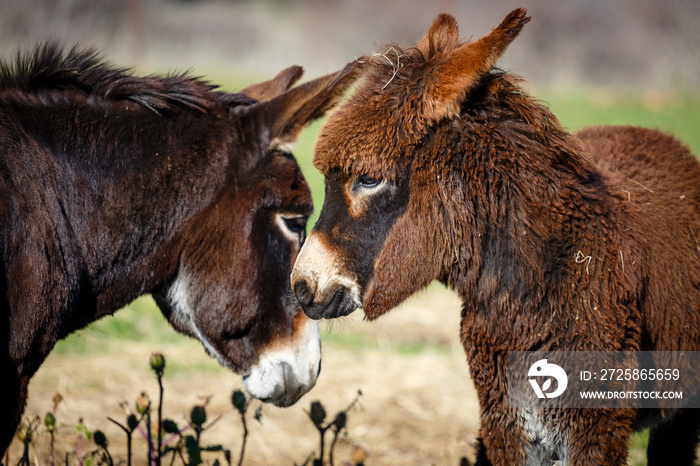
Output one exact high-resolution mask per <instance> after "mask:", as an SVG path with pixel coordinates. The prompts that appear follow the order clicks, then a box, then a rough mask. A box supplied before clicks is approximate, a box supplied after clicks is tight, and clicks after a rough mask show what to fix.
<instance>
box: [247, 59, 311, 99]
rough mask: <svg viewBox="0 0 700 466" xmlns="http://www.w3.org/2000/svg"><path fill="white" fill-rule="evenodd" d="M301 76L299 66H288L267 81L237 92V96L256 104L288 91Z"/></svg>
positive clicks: (301, 72)
mask: <svg viewBox="0 0 700 466" xmlns="http://www.w3.org/2000/svg"><path fill="white" fill-rule="evenodd" d="M302 74H304V69H303V68H302V67H301V66H290V67H289V68H285V69H283V70H282V71H280V72H279V73H278V74H277V76H275V77H274V78H272V79H270V80H269V81H264V82H261V83H257V84H253V85H251V86H248V87H246V88H245V89H243V90H242V91H239V94H243V95H246V96H248V97H251V98H253V99H255V100H257V101H258V102H264V101H265V100H270V99H272V98H273V97H277V96H278V95H280V94H281V93H283V92H284V91H286V90H288V89H289V88H290V87H292V86H293V85H294V83H295V82H297V81H298V80H299V78H301V75H302Z"/></svg>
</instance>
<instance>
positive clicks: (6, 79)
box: [0, 43, 220, 113]
mask: <svg viewBox="0 0 700 466" xmlns="http://www.w3.org/2000/svg"><path fill="white" fill-rule="evenodd" d="M216 87H217V86H213V85H211V84H209V83H207V82H205V81H203V80H201V79H199V78H194V77H191V76H189V75H188V74H187V73H184V74H180V75H171V76H166V77H159V76H146V77H138V76H134V75H133V74H132V72H131V70H130V69H128V68H118V67H115V66H114V65H112V64H110V63H109V62H106V61H105V60H103V58H102V57H101V55H100V54H99V53H98V52H97V51H96V50H95V49H80V48H78V47H77V46H76V47H73V48H71V49H70V50H69V51H68V52H64V50H63V48H62V47H61V46H60V45H59V44H58V43H46V44H42V45H39V46H37V47H36V48H35V49H34V50H33V51H32V52H30V53H21V52H17V55H16V57H15V59H14V60H7V61H4V60H3V61H0V91H4V90H13V89H15V90H20V91H24V92H29V93H39V92H41V91H45V90H66V91H67V90H73V91H76V90H77V91H81V92H83V93H84V94H85V95H86V96H95V97H98V98H100V99H104V100H105V101H120V100H129V101H132V102H134V103H137V104H139V105H141V106H143V107H146V108H148V109H150V110H153V111H155V112H156V113H158V112H159V111H162V110H170V109H173V108H175V107H181V108H187V109H191V110H196V111H200V112H206V111H207V110H208V109H209V108H211V107H212V105H213V103H214V102H216V101H217V100H219V98H220V94H219V93H217V92H214V89H216Z"/></svg>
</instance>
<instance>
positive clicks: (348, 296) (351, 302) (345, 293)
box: [302, 286, 360, 320]
mask: <svg viewBox="0 0 700 466" xmlns="http://www.w3.org/2000/svg"><path fill="white" fill-rule="evenodd" d="M358 307H360V306H358V304H357V302H356V299H355V297H354V296H353V293H352V292H351V291H350V290H349V289H348V288H346V287H344V286H339V287H338V288H336V290H335V293H333V296H332V297H331V299H330V300H328V301H325V302H324V301H321V302H316V303H312V304H310V305H306V306H305V305H304V304H303V303H302V309H304V313H305V314H306V315H307V316H308V317H309V318H311V319H314V320H319V319H335V318H338V317H343V316H346V315H348V314H350V313H351V312H353V311H354V310H355V309H357V308H358Z"/></svg>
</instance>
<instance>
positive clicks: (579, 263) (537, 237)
mask: <svg viewBox="0 0 700 466" xmlns="http://www.w3.org/2000/svg"><path fill="white" fill-rule="evenodd" d="M518 98H521V97H520V96H518ZM518 105H520V106H521V108H520V109H519V111H521V112H522V111H523V109H522V106H527V108H526V109H525V110H527V112H528V114H527V118H525V117H524V116H523V115H519V114H518V113H517V110H518ZM492 113H493V114H497V115H498V120H497V121H494V120H491V119H489V117H488V116H487V117H486V118H485V119H481V118H472V117H470V116H469V115H467V116H465V117H464V118H463V121H462V122H461V123H460V125H461V127H460V130H459V131H460V134H459V137H460V138H461V141H462V146H461V148H460V149H461V151H462V152H463V153H464V154H467V155H466V156H465V157H463V158H461V161H460V162H459V163H457V164H455V165H453V166H452V167H451V168H450V169H451V170H453V176H452V177H451V178H452V179H455V176H454V171H457V172H458V173H460V177H461V179H462V182H463V183H464V187H463V189H460V190H458V192H463V193H465V199H459V198H452V199H448V200H447V202H451V203H452V204H453V205H451V206H450V207H449V208H448V209H447V210H448V211H451V212H459V214H458V215H457V216H456V220H455V223H453V225H461V226H459V227H458V228H461V229H462V230H463V232H462V233H461V234H460V235H451V237H453V238H463V239H462V241H463V243H466V244H467V245H468V246H466V247H465V244H455V245H451V250H453V251H454V250H461V251H465V250H469V253H468V254H467V255H468V256H469V257H468V258H466V260H460V261H457V262H455V263H454V265H453V266H452V267H451V269H450V270H448V271H447V273H446V274H445V276H446V281H447V282H448V283H449V284H450V285H451V286H453V287H454V288H455V289H456V290H457V291H458V292H459V293H460V294H461V295H462V297H463V298H464V303H465V304H464V306H465V311H464V322H463V323H464V325H465V326H466V327H469V328H468V331H466V332H465V335H472V336H473V337H474V338H478V337H477V336H476V335H481V336H482V337H481V338H482V339H484V342H485V341H487V340H488V341H489V342H490V343H489V344H491V345H495V344H499V343H500V344H502V345H503V346H504V347H508V348H509V349H514V348H515V347H518V348H519V349H532V348H535V347H541V346H543V345H544V346H546V345H547V344H549V343H551V344H556V342H554V341H552V340H551V339H550V338H551V336H552V334H553V333H554V330H555V329H553V325H555V320H553V317H554V316H557V319H558V322H565V321H566V320H567V319H569V318H571V319H575V318H576V316H574V315H567V313H568V308H567V300H570V299H574V295H575V294H576V290H572V289H571V283H580V282H582V281H584V282H591V281H594V280H600V281H604V280H605V279H606V278H605V277H603V276H601V274H603V273H604V272H603V271H599V270H594V265H591V264H590V259H589V258H592V257H595V255H596V254H598V253H600V251H598V248H605V247H608V248H610V247H614V243H615V242H616V241H617V239H616V238H615V235H614V231H615V230H614V228H613V223H614V222H615V219H614V217H615V215H614V208H613V204H614V203H613V200H612V199H611V196H610V195H609V194H608V188H607V186H606V181H605V180H604V179H603V178H602V176H601V175H600V174H599V173H598V172H597V171H596V169H595V167H594V166H593V164H592V162H590V161H589V160H588V159H587V158H586V157H585V156H584V155H583V154H582V153H581V151H580V150H579V149H578V144H577V141H576V139H575V138H574V137H573V136H570V135H568V134H567V133H565V132H564V131H563V130H562V129H561V127H560V126H559V125H558V123H557V122H556V119H555V118H554V117H553V115H551V114H550V113H549V112H548V111H547V110H546V109H545V108H544V107H542V106H540V105H539V104H537V103H535V102H531V101H526V100H523V101H522V102H516V103H514V104H513V103H511V104H509V105H508V106H505V107H501V108H499V109H498V111H493V112H492ZM479 114H480V115H488V114H489V112H480V113H479ZM458 159H459V158H458ZM454 191H455V190H452V192H454ZM465 207H467V209H466V212H465ZM464 232H466V234H465V233H464ZM591 305H592V306H593V305H594V303H593V304H591ZM562 314H565V315H562ZM560 333H562V332H560ZM562 334H563V333H562Z"/></svg>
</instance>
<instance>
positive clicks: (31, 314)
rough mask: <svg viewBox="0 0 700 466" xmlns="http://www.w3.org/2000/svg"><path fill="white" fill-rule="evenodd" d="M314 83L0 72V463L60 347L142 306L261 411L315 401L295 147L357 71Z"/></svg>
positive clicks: (21, 60)
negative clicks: (32, 383) (298, 265)
mask: <svg viewBox="0 0 700 466" xmlns="http://www.w3.org/2000/svg"><path fill="white" fill-rule="evenodd" d="M301 74H302V70H301V68H299V67H292V68H289V69H286V70H284V71H283V72H281V73H280V74H279V75H278V76H277V77H276V78H275V79H273V80H271V81H269V82H265V83H261V84H258V85H254V86H251V87H250V88H248V89H246V90H244V91H243V92H242V93H241V94H226V93H223V92H216V91H215V90H214V87H213V86H210V85H208V84H207V83H205V82H203V81H201V80H198V79H193V78H189V77H187V76H170V77H164V78H160V77H135V76H133V75H131V74H130V73H129V72H128V71H127V70H123V69H117V68H114V67H112V66H109V65H107V64H105V63H103V62H101V61H100V59H99V58H98V57H97V56H96V55H95V53H93V52H84V51H79V50H76V49H73V50H71V51H69V52H67V53H64V52H62V51H61V50H60V49H59V48H58V47H57V46H55V45H45V46H41V47H38V48H37V49H36V50H35V51H34V52H33V53H31V54H27V55H19V56H18V58H17V59H16V60H15V61H13V62H6V63H2V64H0V148H1V152H0V343H1V344H0V379H1V380H2V382H1V383H0V400H1V402H0V452H3V451H5V449H6V447H7V445H8V444H9V442H10V439H11V437H12V435H13V433H14V430H15V428H16V426H17V424H18V422H19V419H20V416H21V413H22V411H23V409H24V405H25V403H26V395H27V385H28V383H29V380H30V378H31V377H32V375H33V374H34V373H35V372H36V371H37V369H38V368H39V366H40V365H41V363H42V361H44V359H45V358H46V356H47V355H48V354H49V352H50V351H51V349H52V348H53V346H54V344H55V343H56V341H57V340H59V339H60V338H63V337H65V336H66V335H68V334H69V333H71V332H73V331H75V330H76V329H79V328H82V327H84V326H85V325H87V324H88V323H90V322H92V321H94V320H96V319H99V318H100V317H103V316H105V315H110V314H112V313H113V312H115V311H116V310H117V309H119V308H121V307H122V306H124V305H125V304H127V303H129V302H130V301H131V300H133V299H134V298H136V297H137V296H139V295H142V294H144V293H149V292H152V293H153V295H154V297H155V299H156V301H157V302H158V305H159V306H160V308H161V310H162V311H163V313H164V315H165V316H166V317H167V318H168V320H169V321H170V323H171V324H172V325H173V327H175V328H176V329H177V330H179V331H180V332H183V333H185V334H187V335H190V336H192V337H195V338H197V339H199V340H200V341H201V342H202V344H203V345H204V347H205V348H206V350H207V352H208V353H209V354H210V355H212V356H213V357H215V358H216V359H217V360H218V361H219V362H220V363H221V364H223V365H224V366H226V367H228V368H230V369H232V370H233V371H235V372H237V373H239V374H242V375H243V377H244V386H245V387H246V389H247V390H248V392H249V393H250V394H251V395H253V396H255V397H258V398H261V399H263V400H265V401H270V402H273V403H275V404H277V405H280V406H285V405H290V404H292V403H294V402H295V401H296V400H297V399H298V398H299V397H300V396H301V395H303V394H304V393H305V392H306V391H308V390H309V389H310V388H311V387H312V386H313V385H314V383H315V381H316V377H317V375H318V372H319V369H320V357H321V356H320V339H319V333H318V326H317V323H316V322H313V321H311V320H309V319H308V318H307V317H306V316H304V315H303V313H302V312H301V310H300V309H299V306H298V303H297V302H296V300H295V299H294V298H293V296H292V294H291V292H290V291H289V289H290V284H289V274H290V272H291V269H292V264H293V263H294V260H295V259H296V256H297V254H298V251H299V248H300V247H301V244H302V243H303V241H304V236H305V223H306V219H307V217H308V215H309V214H310V213H311V210H312V203H311V197H310V192H309V188H308V186H307V184H306V182H305V181H304V178H303V177H302V174H301V172H300V170H299V166H298V165H297V163H296V161H295V160H294V157H293V156H292V155H291V154H290V152H289V150H288V143H290V142H292V141H294V139H295V138H296V137H297V136H298V134H299V132H300V131H301V129H302V128H304V127H305V126H306V125H307V124H308V123H309V122H310V121H312V120H314V119H316V118H318V117H320V116H321V115H323V114H324V112H325V111H327V110H328V109H330V108H331V107H332V106H333V105H334V104H335V102H336V101H337V100H338V99H339V98H340V96H342V94H343V92H344V90H345V89H346V88H347V87H348V86H349V85H350V84H351V83H352V82H353V81H354V71H353V66H348V67H346V68H345V69H343V70H342V71H340V72H338V73H336V74H332V75H328V76H325V77H322V78H319V79H317V80H314V81H311V82H308V83H306V84H303V85H300V86H298V87H295V88H291V86H292V85H293V84H294V83H295V82H296V81H297V80H298V79H299V78H300V76H301Z"/></svg>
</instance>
